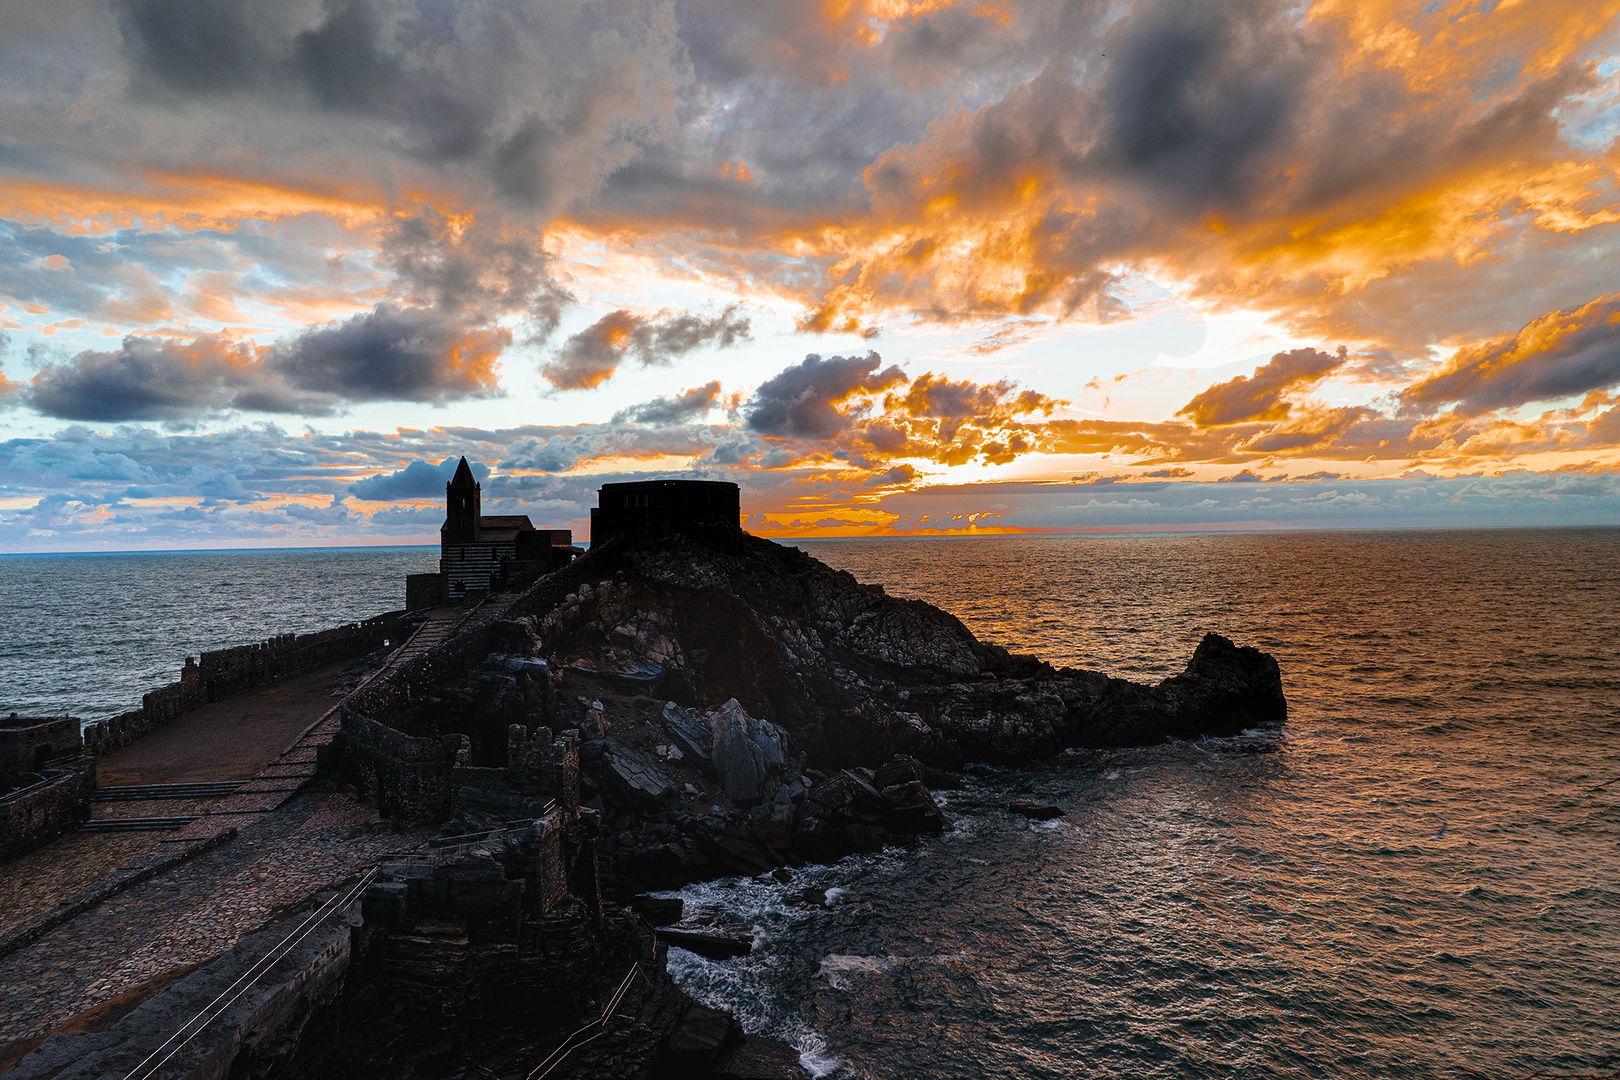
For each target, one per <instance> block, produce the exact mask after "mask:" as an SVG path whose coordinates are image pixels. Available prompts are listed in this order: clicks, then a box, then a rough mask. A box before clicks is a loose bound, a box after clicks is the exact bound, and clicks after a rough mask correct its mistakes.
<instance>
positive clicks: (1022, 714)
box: [17, 474, 1287, 1080]
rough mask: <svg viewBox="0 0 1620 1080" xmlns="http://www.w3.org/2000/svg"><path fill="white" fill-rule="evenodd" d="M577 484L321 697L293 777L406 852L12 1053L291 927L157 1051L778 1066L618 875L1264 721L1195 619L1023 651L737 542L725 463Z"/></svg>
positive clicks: (785, 871)
mask: <svg viewBox="0 0 1620 1080" xmlns="http://www.w3.org/2000/svg"><path fill="white" fill-rule="evenodd" d="M458 476H459V474H458ZM468 479H470V476H469V478H468ZM610 487H611V488H612V489H613V490H608V489H604V493H603V504H604V510H599V511H598V514H599V515H600V518H599V524H598V525H597V542H596V543H595V544H593V546H592V548H591V550H590V551H589V552H588V553H586V554H583V555H578V553H577V549H569V550H567V551H566V553H565V552H563V551H562V550H561V549H562V547H563V544H562V543H557V544H555V550H554V551H551V552H542V556H541V559H540V560H537V559H536V558H534V557H531V558H530V559H529V560H528V562H529V564H530V565H529V566H528V570H529V571H530V572H529V575H528V580H527V581H526V582H525V581H524V569H525V567H524V566H522V565H519V564H521V563H523V562H524V560H522V559H518V558H516V557H515V553H516V549H517V548H518V546H519V545H520V544H522V543H524V541H523V539H522V538H521V537H519V539H518V540H517V541H514V543H513V547H514V554H513V555H508V556H506V558H507V559H508V560H509V561H508V563H507V565H506V568H505V570H504V572H502V571H499V570H491V569H490V568H489V567H490V566H491V565H495V566H499V563H500V560H499V559H498V558H496V557H495V555H492V556H491V558H492V559H494V562H493V563H490V562H486V561H480V562H479V564H478V566H479V570H478V572H479V574H480V575H487V577H488V580H489V583H490V587H489V588H488V590H487V591H485V590H482V589H477V588H475V587H469V586H476V585H481V584H482V580H475V579H474V578H472V577H471V575H463V576H462V577H461V578H459V579H458V580H457V582H456V583H455V584H456V586H457V587H456V589H455V592H457V593H462V594H465V595H466V597H467V598H466V599H464V600H462V601H461V603H460V606H458V607H455V608H445V607H441V608H438V609H436V612H435V613H432V614H431V617H430V616H429V615H428V614H420V613H419V614H417V615H415V616H414V617H415V618H416V620H417V621H418V622H420V623H421V624H422V626H423V627H424V628H426V627H432V626H433V625H434V622H435V620H437V623H438V626H437V628H436V629H434V630H433V633H432V635H431V641H428V640H427V639H426V638H423V634H424V633H425V631H424V630H423V629H419V630H418V631H417V637H416V638H413V641H416V642H417V644H416V646H415V648H414V651H412V646H410V645H407V647H406V649H405V650H402V651H400V652H398V653H396V655H395V656H394V657H393V658H391V659H390V661H389V662H388V663H387V666H386V667H385V668H384V669H383V670H381V671H380V672H378V673H377V674H375V675H373V676H372V677H371V678H369V679H368V680H367V681H366V682H364V683H362V684H361V685H360V686H359V687H358V688H357V689H356V690H354V691H353V692H352V693H350V694H349V695H348V697H346V698H345V699H344V700H343V702H342V704H341V706H340V707H339V709H338V711H337V714H336V717H335V723H336V728H337V730H336V733H335V736H334V737H333V738H332V739H331V741H330V744H329V745H327V746H325V747H324V748H322V749H321V751H320V763H319V779H318V781H317V782H318V783H320V784H324V785H325V786H326V787H327V788H328V789H330V790H335V791H342V790H348V791H349V792H351V793H352V794H353V795H355V796H356V797H358V798H359V799H361V800H364V801H365V802H367V803H370V804H372V805H374V806H376V807H377V808H378V809H379V810H380V811H381V812H382V814H383V815H385V816H386V817H388V818H391V819H394V820H396V821H397V822H398V823H399V827H400V828H402V829H408V830H409V831H408V832H406V833H402V834H401V836H402V838H403V837H405V836H415V837H420V838H421V839H420V841H419V842H418V848H417V850H418V851H419V853H420V857H419V858H413V859H397V860H393V861H386V862H383V863H380V864H378V867H377V869H375V870H373V871H370V872H368V874H367V875H365V876H363V877H361V878H358V879H353V880H350V881H347V882H344V883H341V884H340V885H339V886H338V887H337V888H336V889H335V890H334V891H331V892H329V893H328V894H324V895H326V896H327V897H328V898H329V899H330V900H331V901H332V904H331V905H330V910H334V911H335V910H337V909H338V908H339V907H342V906H343V905H345V904H350V905H352V914H351V916H350V918H349V919H348V920H347V921H345V920H343V919H341V918H331V919H327V920H326V921H325V922H322V921H319V920H314V921H311V920H310V919H309V916H308V915H307V914H305V913H300V914H299V915H298V916H296V917H295V918H293V919H288V920H286V921H285V922H282V923H272V924H269V925H267V926H266V927H265V929H264V931H263V932H262V933H260V934H259V935H257V937H254V938H247V939H243V941H242V942H240V943H239V944H238V945H237V946H236V948H235V949H233V950H232V951H231V952H230V953H227V954H226V955H225V956H223V957H221V958H220V959H219V960H217V961H215V962H214V963H212V964H209V965H206V966H205V967H203V968H200V969H199V970H198V971H196V972H193V973H192V974H191V975H188V976H186V977H185V978H183V979H180V980H179V981H177V982H175V983H174V984H173V985H172V986H170V987H169V988H168V989H166V990H164V991H162V992H161V993H157V994H155V995H154V996H152V997H151V998H150V999H149V1000H147V1001H146V1002H145V1003H144V1004H143V1005H142V1006H141V1007H140V1008H138V1009H136V1010H135V1011H133V1012H131V1013H130V1014H129V1015H128V1016H127V1017H125V1018H124V1019H123V1020H122V1021H120V1023H119V1024H117V1025H114V1026H113V1027H110V1028H107V1029H106V1030H104V1031H102V1032H100V1033H96V1034H79V1035H57V1036H52V1037H51V1038H50V1039H48V1040H47V1041H46V1042H45V1043H44V1044H42V1045H41V1046H40V1047H39V1048H38V1050H36V1051H35V1052H34V1053H33V1054H32V1055H30V1056H29V1057H27V1058H25V1059H24V1060H23V1061H22V1062H21V1064H20V1065H19V1067H18V1071H17V1075H18V1076H21V1077H40V1078H44V1077H62V1078H67V1077H80V1076H83V1077H92V1076H100V1075H102V1074H103V1073H105V1072H116V1073H117V1075H126V1074H129V1073H130V1069H131V1068H133V1067H135V1066H136V1065H137V1063H138V1062H139V1061H140V1059H141V1057H142V1054H141V1053H137V1052H136V1051H137V1050H141V1049H142V1048H144V1047H147V1046H148V1045H151V1046H156V1044H157V1043H158V1042H160V1041H161V1039H162V1038H163V1037H165V1036H166V1035H167V1034H168V1032H169V1031H170V1030H172V1029H174V1028H177V1027H178V1026H179V1025H181V1024H183V1023H184V1022H185V1021H186V1020H187V1019H188V1017H190V1016H191V1015H192V1014H194V1013H195V1012H197V1010H198V1009H200V1008H202V1007H203V1006H204V1005H206V1004H207V1003H208V1002H209V1001H211V1000H213V999H215V998H217V997H218V996H219V995H218V992H219V990H220V989H221V988H222V987H223V986H225V985H227V984H231V983H232V980H233V978H236V977H237V976H236V975H234V974H233V973H234V972H239V971H240V970H243V969H245V968H246V967H247V966H248V965H249V964H250V963H251V962H253V961H254V959H255V958H256V957H257V956H259V955H262V954H263V953H265V952H268V951H269V950H270V949H272V948H274V947H276V946H277V945H278V944H279V943H282V942H285V941H287V940H290V931H292V930H293V929H294V928H296V927H303V926H309V927H313V930H311V931H310V932H309V933H308V934H307V935H306V937H305V938H301V939H299V942H298V944H297V947H296V948H294V949H293V950H292V951H291V952H289V953H288V954H287V955H286V957H285V958H284V959H281V960H279V961H278V962H277V963H278V964H279V966H277V967H275V968H274V970H271V969H266V970H267V971H268V974H267V975H266V976H265V977H264V979H263V980H262V985H263V986H264V987H265V989H264V991H263V993H262V994H260V995H259V997H257V998H255V997H253V996H252V995H250V996H249V997H247V998H244V999H242V1002H241V1003H240V1005H239V1007H240V1008H241V1009H247V1010H249V1012H244V1013H242V1014H241V1015H240V1016H236V1015H232V1016H221V1017H220V1019H218V1020H217V1021H215V1022H214V1026H213V1027H211V1028H210V1029H209V1031H210V1034H205V1035H204V1036H202V1037H199V1038H198V1039H196V1040H195V1041H194V1042H193V1043H191V1044H189V1047H190V1048H189V1049H187V1050H186V1051H185V1052H182V1053H180V1054H179V1055H178V1056H176V1057H175V1058H174V1059H173V1060H172V1061H171V1062H170V1064H169V1066H167V1067H166V1071H164V1072H163V1073H162V1074H161V1075H164V1076H169V1075H185V1076H196V1077H203V1076H209V1077H213V1076H219V1077H224V1076H237V1075H243V1076H245V1075H253V1076H264V1077H308V1078H325V1077H333V1078H335V1077H366V1076H384V1075H386V1076H389V1077H399V1078H406V1077H474V1076H498V1077H517V1078H529V1080H539V1078H540V1077H542V1076H549V1077H580V1078H584V1077H626V1078H629V1077H666V1076H667V1077H676V1076H694V1077H697V1076H713V1077H722V1076H723V1077H732V1078H738V1080H741V1078H747V1077H754V1078H761V1080H763V1078H768V1077H798V1076H803V1075H805V1074H804V1073H803V1070H802V1069H801V1068H800V1066H799V1065H798V1059H797V1055H796V1053H795V1052H794V1051H792V1050H791V1048H788V1047H786V1046H784V1045H782V1044H780V1043H776V1042H774V1041H773V1040H770V1039H767V1038H763V1037H760V1036H754V1035H747V1036H745V1034H744V1033H743V1032H742V1030H741V1029H740V1027H739V1026H738V1025H737V1023H736V1021H735V1020H733V1019H732V1018H731V1017H729V1016H727V1015H726V1014H724V1013H721V1012H716V1011H714V1010H711V1009H707V1008H705V1007H704V1006H701V1005H698V1004H695V1003H694V1002H692V1001H691V1000H690V999H689V998H687V997H686V995H685V994H683V993H682V992H681V991H680V990H679V989H678V988H677V987H675V986H674V985H673V983H672V982H671V980H670V978H669V976H668V974H667V972H666V970H665V965H664V957H665V952H666V950H667V948H669V947H671V946H672V945H676V946H679V947H688V948H692V949H694V950H696V951H701V952H705V953H707V954H709V955H713V956H724V955H727V954H728V953H729V954H735V953H737V952H742V951H746V949H747V947H748V943H747V941H746V935H745V934H744V935H738V934H736V933H735V932H728V930H727V928H725V927H722V926H698V925H691V924H689V923H682V922H681V918H680V917H681V912H680V910H679V907H680V905H679V902H678V901H671V900H659V899H656V898H653V897H649V896H647V895H646V894H647V893H649V892H654V891H659V890H665V889H671V888H675V887H678V886H681V885H683V884H686V883H689V882H694V881H701V880H705V879H709V878H715V877H723V876H730V875H739V874H744V875H754V874H766V873H771V874H775V875H777V876H778V877H779V878H780V879H781V880H784V881H788V880H791V879H792V875H793V868H794V867H796V866H800V865H803V864H805V863H808V862H828V861H832V860H835V859H838V858H840V857H842V856H844V855H847V854H850V853H852V852H867V851H873V850H876V849H878V848H880V847H882V846H883V845H884V844H886V843H890V842H893V841H896V840H900V839H903V838H908V837H912V836H916V835H918V834H927V833H938V832H941V831H943V830H945V829H948V828H949V824H948V822H947V820H946V818H945V816H944V815H943V814H942V813H941V812H940V810H939V807H938V805H937V804H936V803H935V800H934V798H933V796H932V794H931V789H937V788H938V787H940V786H949V785H952V784H954V783H956V779H955V776H954V775H953V774H954V773H955V772H956V771H958V770H960V769H961V768H962V767H963V766H964V765H966V764H969V763H973V762H994V763H1001V764H1012V765H1017V764H1022V763H1030V762H1034V761H1037V760H1040V759H1044V758H1048V757H1050V756H1052V755H1054V754H1057V753H1059V752H1061V751H1063V750H1064V749H1066V748H1070V747H1107V746H1130V745H1145V744H1151V743H1157V742H1162V741H1164V740H1166V739H1176V738H1196V737H1201V736H1212V735H1213V736H1224V735H1232V734H1236V733H1238V732H1241V731H1243V730H1245V729H1248V728H1253V727H1257V726H1264V725H1274V724H1278V723H1281V722H1282V721H1284V720H1285V719H1286V716H1287V704H1286V701H1285V699H1284V696H1283V690H1282V684H1281V679H1280V676H1279V672H1278V668H1277V664H1276V662H1275V660H1273V659H1272V658H1271V657H1270V656H1268V655H1267V654H1265V653H1262V652H1260V651H1258V650H1256V649H1253V648H1245V647H1239V646H1236V645H1234V644H1233V643H1232V642H1231V641H1228V640H1227V639H1226V638H1223V637H1220V636H1219V635H1216V634H1209V635H1207V636H1206V637H1205V638H1204V639H1203V641H1202V642H1201V643H1200V644H1199V646H1198V647H1197V649H1196V651H1195V652H1194V654H1193V656H1192V657H1191V659H1190V660H1189V662H1188V664H1187V667H1186V670H1185V671H1184V672H1182V673H1181V674H1179V675H1177V676H1175V677H1173V678H1170V679H1167V680H1165V681H1164V682H1162V683H1160V684H1158V685H1157V686H1145V685H1140V684H1135V683H1130V682H1127V681H1124V680H1120V679H1113V678H1109V677H1107V676H1105V675H1102V674H1099V673H1096V672H1089V671H1080V670H1075V669H1067V668H1064V669H1057V668H1053V667H1051V666H1050V665H1048V664H1046V663H1044V662H1042V661H1040V660H1039V659H1037V658H1035V657H1033V656H1024V655H1019V654H1015V653H1009V652H1008V651H1007V650H1006V649H1003V648H1001V647H999V646H996V645H993V644H988V643H984V642H980V641H978V640H977V639H976V638H975V637H974V636H973V634H972V633H970V632H969V631H968V629H967V628H966V627H965V626H963V624H962V623H961V622H960V621H959V620H958V619H956V618H955V617H954V616H952V615H950V614H948V613H946V612H944V611H941V610H939V609H938V608H935V607H932V606H930V605H928V604H925V603H922V602H919V601H915V600H903V599H897V598H895V597H891V596H889V595H887V594H886V593H885V592H884V590H883V589H882V588H880V587H878V586H874V585H865V584H861V583H860V582H857V581H856V580H855V579H854V578H853V577H852V576H851V575H849V574H847V573H844V572H841V571H837V570H833V569H832V568H830V567H828V566H826V565H825V564H823V563H821V562H819V561H817V560H816V559H814V558H812V557H810V556H809V555H807V554H805V553H804V552H802V551H800V550H798V549H795V548H791V547H785V546H782V545H778V544H775V543H772V542H770V541H767V540H763V539H760V538H757V537H754V536H751V535H748V534H747V533H745V532H743V531H742V530H741V529H740V527H739V526H738V518H737V503H736V495H735V491H736V489H735V488H734V487H730V485H713V484H711V485H707V486H706V489H699V488H697V487H695V486H694V487H689V488H683V487H682V486H681V484H680V482H670V481H664V482H654V483H653V484H649V485H611V486H610ZM726 487H730V492H729V493H727V492H725V491H720V490H719V489H721V488H726ZM717 491H718V492H719V493H718V495H716V492H717ZM456 497H458V493H455V492H453V493H451V498H452V499H454V498H456ZM475 499H476V495H474V500H475ZM610 502H611V504H612V505H611V506H609V503H610ZM464 505H465V504H464ZM453 510H454V503H452V511H453ZM464 512H467V511H466V510H464ZM471 512H472V513H474V514H476V502H475V501H474V503H473V504H472V508H471ZM473 520H474V521H476V520H477V519H476V518H474V519H473ZM488 520H494V519H488ZM500 521H501V522H502V523H506V521H507V519H500ZM525 521H526V519H525ZM502 527H503V528H507V527H511V528H516V526H508V525H507V524H503V525H502ZM452 531H453V530H452ZM478 535H479V534H478V529H477V527H476V525H472V526H469V527H468V528H466V529H463V530H462V531H461V532H459V533H457V534H456V536H457V538H458V539H457V542H458V543H464V544H467V543H472V542H474V541H475V540H476V538H477V536H478ZM545 544H546V546H552V545H553V541H551V540H550V539H549V537H548V539H547V540H546V542H545ZM529 545H530V546H529V549H528V550H529V551H531V552H532V551H534V550H537V549H536V548H535V547H534V541H532V540H531V541H529ZM450 550H451V549H450V548H449V547H448V546H447V548H446V552H447V555H446V559H447V563H446V567H447V568H450V569H453V564H452V563H451V562H450V560H452V559H453V558H454V556H452V555H451V554H450V553H449V552H450ZM496 554H498V553H496ZM546 559H549V560H550V561H549V562H545V564H544V565H534V564H535V563H536V562H537V561H543V560H546ZM559 564H560V565H559ZM554 567H556V568H554ZM413 588H414V589H415V590H416V591H417V593H418V594H419V595H430V596H431V600H435V601H436V600H443V599H447V598H448V596H449V595H450V592H451V590H450V588H449V587H448V586H447V585H446V584H445V583H444V582H443V580H442V579H441V581H440V582H439V583H434V582H426V583H424V582H417V583H416V584H414V585H413ZM434 593H437V595H431V594H434ZM805 900H806V902H807V903H814V902H817V900H818V898H817V897H815V896H812V895H807V896H806V898H805ZM298 919H303V920H304V922H299V921H298ZM670 924H675V925H670ZM660 926H661V928H658V927H660ZM277 988H279V996H277V992H278V991H277ZM253 1001H258V1004H257V1005H252V1004H251V1003H252V1002H253ZM254 1009H256V1010H257V1011H252V1010H254ZM250 1014H251V1015H250ZM165 1025H168V1026H167V1028H166V1027H165ZM159 1031H161V1032H162V1034H159V1035H157V1037H156V1038H153V1033H155V1032H159ZM222 1040H223V1042H222ZM170 1045H171V1046H172V1045H173V1044H172V1043H171V1044H170ZM205 1051H207V1052H206V1053H205ZM159 1056H161V1055H159ZM153 1060H156V1059H153ZM181 1065H183V1066H184V1067H183V1068H180V1069H179V1071H175V1069H174V1067H176V1066H181ZM135 1075H144V1074H139V1073H137V1074H135Z"/></svg>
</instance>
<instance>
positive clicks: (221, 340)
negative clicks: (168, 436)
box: [27, 334, 332, 420]
mask: <svg viewBox="0 0 1620 1080" xmlns="http://www.w3.org/2000/svg"><path fill="white" fill-rule="evenodd" d="M27 399H28V404H30V405H32V406H33V407H34V408H35V409H38V410H39V411H40V412H42V413H44V414H45V415H47V416H55V417H60V418H62V419H65V420H179V419H186V418H190V417H194V416H197V415H199V414H201V413H205V412H210V411H216V410H221V409H244V410H253V411H258V412H279V413H288V412H303V413H321V412H329V411H331V408H332V401H331V398H329V397H326V396H324V395H318V394H308V393H304V392H301V391H299V390H298V389H297V388H296V387H293V386H290V385H288V384H287V383H286V382H285V381H283V380H281V379H280V378H278V377H277V376H276V375H274V374H273V373H270V372H267V371H266V370H265V369H264V367H263V365H262V364H260V363H259V361H258V357H257V356H256V354H255V351H254V349H253V346H252V343H251V342H240V341H235V340H232V339H231V338H229V337H228V336H225V335H219V334H214V335H205V336H203V337H199V338H197V339H195V340H193V341H191V342H189V343H187V342H179V341H171V340H168V339H163V338H152V337H135V336H133V335H131V336H130V337H126V338H125V339H124V341H123V344H122V345H121V346H119V347H118V348H117V349H113V350H110V351H105V352H102V351H96V350H89V349H87V350H85V351H84V352H81V353H79V354H78V355H77V356H74V357H73V358H72V359H71V360H67V361H64V362H61V363H46V364H44V365H42V366H41V367H40V369H39V372H38V374H36V375H35V376H34V379H33V383H32V385H31V386H30V387H29V389H28V391H27Z"/></svg>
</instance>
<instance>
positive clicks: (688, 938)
mask: <svg viewBox="0 0 1620 1080" xmlns="http://www.w3.org/2000/svg"><path fill="white" fill-rule="evenodd" d="M658 936H659V938H660V939H661V940H663V941H667V942H669V943H670V944H671V945H679V946H680V947H681V948H683V949H685V950H686V951H687V952H694V953H697V954H698V955H699V956H706V957H708V958H709V959H710V960H730V959H731V958H732V957H736V956H747V955H748V954H749V953H751V952H753V951H754V943H753V941H752V940H751V939H749V938H745V937H742V936H741V935H738V934H723V933H719V932H717V931H714V930H688V929H684V928H682V927H676V926H663V927H659V929H658Z"/></svg>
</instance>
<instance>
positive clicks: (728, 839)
mask: <svg viewBox="0 0 1620 1080" xmlns="http://www.w3.org/2000/svg"><path fill="white" fill-rule="evenodd" d="M693 839H694V840H695V841H696V845H697V849H698V851H700V852H702V853H703V854H704V855H705V856H707V857H708V858H709V860H710V861H711V862H713V863H714V865H715V867H716V869H718V870H719V871H720V872H721V873H729V874H747V875H750V876H751V875H754V874H763V873H764V872H766V871H767V870H773V869H775V868H776V865H777V860H776V859H774V858H772V856H771V853H770V851H769V849H767V848H766V847H765V845H764V844H761V843H760V842H759V839H758V838H757V837H755V836H754V835H753V834H752V833H751V832H746V833H745V832H743V831H742V830H740V829H733V828H730V827H728V823H726V822H724V821H719V820H717V819H714V818H704V819H703V820H701V821H699V822H698V823H697V827H696V829H695V832H694V836H693Z"/></svg>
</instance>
